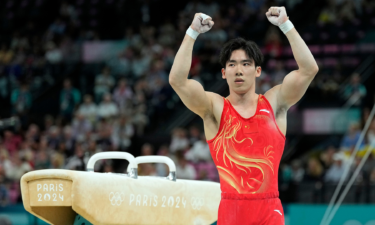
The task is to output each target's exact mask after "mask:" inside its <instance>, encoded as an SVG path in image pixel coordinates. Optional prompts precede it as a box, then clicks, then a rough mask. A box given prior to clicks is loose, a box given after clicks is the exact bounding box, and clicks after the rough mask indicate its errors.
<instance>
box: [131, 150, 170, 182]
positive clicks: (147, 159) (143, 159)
mask: <svg viewBox="0 0 375 225" xmlns="http://www.w3.org/2000/svg"><path fill="white" fill-rule="evenodd" d="M135 163H136V164H137V165H138V164H140V163H165V164H167V165H168V167H169V175H168V176H167V177H165V179H167V180H170V181H176V165H175V164H174V162H173V161H172V159H170V158H169V157H166V156H160V155H151V156H139V157H137V158H135ZM129 169H131V168H130V167H128V169H127V170H128V171H129Z"/></svg>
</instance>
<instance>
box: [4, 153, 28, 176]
mask: <svg viewBox="0 0 375 225" xmlns="http://www.w3.org/2000/svg"><path fill="white" fill-rule="evenodd" d="M11 162H12V164H11V168H10V171H9V174H8V176H9V178H10V179H11V180H14V181H20V180H21V177H22V176H23V175H24V174H25V173H27V172H29V171H31V170H32V168H31V166H30V165H29V164H28V163H27V162H26V160H25V159H24V158H22V159H20V158H19V156H18V154H15V155H13V156H12V159H11Z"/></svg>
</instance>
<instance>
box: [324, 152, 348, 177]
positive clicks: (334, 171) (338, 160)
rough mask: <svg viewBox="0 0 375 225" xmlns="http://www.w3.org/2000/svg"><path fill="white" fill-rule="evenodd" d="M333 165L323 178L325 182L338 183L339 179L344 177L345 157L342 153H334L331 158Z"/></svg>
mask: <svg viewBox="0 0 375 225" xmlns="http://www.w3.org/2000/svg"><path fill="white" fill-rule="evenodd" d="M333 160H334V163H333V165H332V166H331V167H330V168H329V169H328V170H327V173H326V175H325V177H324V181H325V182H331V183H338V182H339V181H340V179H341V177H342V176H343V175H344V171H345V166H346V163H345V156H344V155H343V154H342V153H336V154H335V155H334V156H333Z"/></svg>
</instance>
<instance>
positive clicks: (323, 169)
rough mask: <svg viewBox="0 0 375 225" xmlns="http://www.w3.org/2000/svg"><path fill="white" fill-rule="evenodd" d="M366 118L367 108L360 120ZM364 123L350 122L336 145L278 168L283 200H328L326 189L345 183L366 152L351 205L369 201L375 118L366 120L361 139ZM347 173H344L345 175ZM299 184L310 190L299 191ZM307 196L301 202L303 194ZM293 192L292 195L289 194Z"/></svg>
mask: <svg viewBox="0 0 375 225" xmlns="http://www.w3.org/2000/svg"><path fill="white" fill-rule="evenodd" d="M369 115H370V111H369V110H368V109H365V110H364V116H363V118H362V119H363V121H364V122H366V121H367V119H368V117H369ZM363 127H364V124H360V122H359V123H351V124H350V126H349V128H348V131H347V132H346V134H345V135H344V136H343V137H342V139H341V141H340V143H339V145H335V144H332V142H331V143H329V142H327V143H326V144H323V145H321V146H320V147H318V148H317V149H315V150H313V151H310V152H308V154H307V155H305V156H304V157H300V158H298V159H294V160H292V161H291V162H290V164H287V163H283V164H281V166H280V178H279V182H280V191H281V192H285V193H288V195H285V196H288V197H287V199H286V200H287V201H300V202H314V203H319V202H320V203H324V202H328V201H329V200H330V197H331V196H332V194H333V192H332V191H333V189H331V190H330V194H327V193H325V192H328V191H327V189H328V188H327V186H331V187H335V186H336V185H337V184H338V183H339V181H340V179H342V177H343V176H345V173H346V176H345V177H346V178H345V179H344V181H345V183H344V184H346V183H347V182H348V181H349V179H350V177H351V176H353V174H354V171H355V170H356V168H357V167H358V165H359V164H360V162H361V160H362V158H363V157H365V154H366V151H368V150H369V151H370V155H369V156H368V158H367V160H366V161H365V163H364V165H363V167H362V169H361V170H360V172H359V174H358V176H357V177H356V179H355V181H354V187H353V188H352V189H354V191H353V192H354V193H355V196H354V197H353V199H352V202H357V203H360V202H362V203H363V202H366V203H369V202H373V201H374V199H373V198H374V194H373V193H371V194H370V190H373V187H374V186H375V119H374V118H373V119H372V121H370V125H369V128H368V130H367V132H365V133H364V136H363V137H361V133H362V129H363ZM354 151H356V154H355V156H354V161H353V163H352V164H350V157H351V155H352V153H353V152H354ZM345 171H348V172H345ZM301 184H305V185H309V186H310V187H311V189H307V190H306V189H305V190H304V189H303V188H302V187H304V186H302V185H301ZM297 189H299V191H300V192H308V193H305V194H306V195H308V197H307V198H305V199H302V198H303V197H302V196H303V193H302V194H301V193H299V192H298V191H297ZM293 192H294V193H293Z"/></svg>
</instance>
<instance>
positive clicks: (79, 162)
mask: <svg viewBox="0 0 375 225" xmlns="http://www.w3.org/2000/svg"><path fill="white" fill-rule="evenodd" d="M65 169H68V170H78V171H85V170H86V164H85V162H84V150H83V146H82V144H81V143H78V144H76V146H75V151H74V155H73V156H72V157H70V158H69V159H68V162H67V164H66V165H65Z"/></svg>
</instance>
